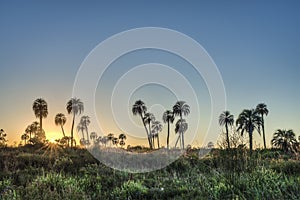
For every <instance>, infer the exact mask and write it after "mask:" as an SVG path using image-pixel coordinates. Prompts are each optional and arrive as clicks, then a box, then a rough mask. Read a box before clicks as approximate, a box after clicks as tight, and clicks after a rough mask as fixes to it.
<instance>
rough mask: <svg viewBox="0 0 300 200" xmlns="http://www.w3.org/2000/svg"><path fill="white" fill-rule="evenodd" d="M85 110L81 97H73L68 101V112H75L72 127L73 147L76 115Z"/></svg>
mask: <svg viewBox="0 0 300 200" xmlns="http://www.w3.org/2000/svg"><path fill="white" fill-rule="evenodd" d="M83 110H84V107H83V103H82V102H81V100H80V99H77V98H71V99H70V100H69V101H68V102H67V111H68V114H73V121H72V128H71V147H73V141H74V134H73V130H74V123H75V116H76V115H80V114H81V113H82V112H83Z"/></svg>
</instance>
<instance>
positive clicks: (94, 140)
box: [90, 132, 97, 143]
mask: <svg viewBox="0 0 300 200" xmlns="http://www.w3.org/2000/svg"><path fill="white" fill-rule="evenodd" d="M90 138H91V140H92V141H93V142H94V143H95V142H96V139H97V133H96V132H91V134H90Z"/></svg>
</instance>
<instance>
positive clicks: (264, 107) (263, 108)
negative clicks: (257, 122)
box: [256, 103, 269, 149]
mask: <svg viewBox="0 0 300 200" xmlns="http://www.w3.org/2000/svg"><path fill="white" fill-rule="evenodd" d="M256 112H257V113H258V114H260V117H261V127H262V131H263V140H264V148H265V149H266V148H267V145H266V135H265V122H264V115H266V116H267V115H268V113H269V110H268V108H267V105H266V104H264V103H260V104H258V105H257V106H256Z"/></svg>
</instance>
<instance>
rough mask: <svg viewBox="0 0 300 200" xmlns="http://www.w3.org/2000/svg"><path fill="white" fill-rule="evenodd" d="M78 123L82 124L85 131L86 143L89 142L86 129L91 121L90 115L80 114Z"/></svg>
mask: <svg viewBox="0 0 300 200" xmlns="http://www.w3.org/2000/svg"><path fill="white" fill-rule="evenodd" d="M80 123H81V124H82V125H83V126H84V130H85V132H86V138H87V139H86V140H87V141H86V143H87V144H90V140H89V131H88V125H89V124H90V123H91V121H90V117H89V116H82V117H81V119H80Z"/></svg>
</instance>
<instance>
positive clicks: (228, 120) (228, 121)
mask: <svg viewBox="0 0 300 200" xmlns="http://www.w3.org/2000/svg"><path fill="white" fill-rule="evenodd" d="M233 123H234V118H233V115H232V114H230V112H229V111H224V112H223V113H222V114H221V115H220V117H219V124H220V126H223V125H225V129H226V140H227V146H228V149H230V141H229V133H228V125H229V126H232V125H233Z"/></svg>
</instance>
